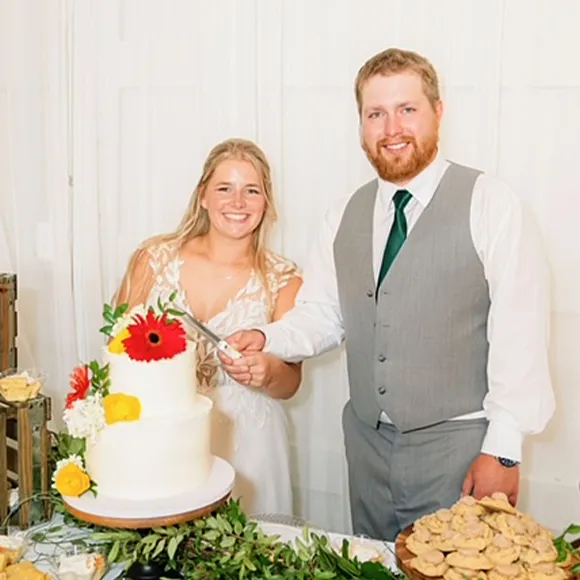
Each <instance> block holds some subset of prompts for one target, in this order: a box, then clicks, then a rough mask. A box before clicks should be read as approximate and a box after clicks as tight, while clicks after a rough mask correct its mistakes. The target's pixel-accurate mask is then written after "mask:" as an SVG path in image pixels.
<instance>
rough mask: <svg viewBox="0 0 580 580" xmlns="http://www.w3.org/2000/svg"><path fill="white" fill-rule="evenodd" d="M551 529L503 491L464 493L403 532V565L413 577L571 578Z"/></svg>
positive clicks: (399, 548)
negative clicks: (520, 508)
mask: <svg viewBox="0 0 580 580" xmlns="http://www.w3.org/2000/svg"><path fill="white" fill-rule="evenodd" d="M553 541H554V537H553V535H552V532H550V530H548V529H546V528H544V527H542V526H541V525H540V524H538V523H537V522H536V521H535V520H534V519H533V518H532V517H531V516H529V515H527V514H524V513H522V512H520V511H518V510H517V509H516V508H514V507H513V506H512V505H511V504H510V503H509V501H508V499H507V497H506V496H505V494H503V493H494V494H493V495H492V496H491V497H484V498H482V499H481V500H476V499H475V498H474V497H472V496H464V497H462V498H461V499H460V500H459V501H458V502H457V503H456V504H455V505H453V506H452V507H451V508H450V509H440V510H438V511H436V512H434V513H432V514H429V515H427V516H424V517H422V518H420V519H418V520H417V521H416V522H415V523H414V524H413V525H412V526H411V527H409V528H407V529H406V530H404V531H403V532H401V533H400V534H399V536H398V537H397V541H396V546H395V551H396V557H397V565H398V566H399V568H400V569H401V571H402V572H404V573H405V574H406V575H407V576H408V578H410V579H411V580H441V579H444V580H566V579H567V578H570V577H571V576H570V573H569V571H568V569H569V567H570V564H571V562H570V561H564V562H557V560H558V551H557V549H556V547H555V546H554V543H553Z"/></svg>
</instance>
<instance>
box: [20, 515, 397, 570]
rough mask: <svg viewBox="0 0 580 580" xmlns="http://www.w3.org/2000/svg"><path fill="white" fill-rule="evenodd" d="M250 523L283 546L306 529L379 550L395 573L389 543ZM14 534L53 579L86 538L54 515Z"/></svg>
mask: <svg viewBox="0 0 580 580" xmlns="http://www.w3.org/2000/svg"><path fill="white" fill-rule="evenodd" d="M252 519H254V520H255V521H257V522H258V523H259V525H260V527H261V528H262V530H263V531H264V532H265V533H267V534H270V535H279V536H280V540H281V541H283V542H293V541H294V540H295V539H296V538H302V537H303V531H304V528H305V527H308V528H309V529H310V531H312V532H313V533H316V534H325V535H327V536H328V538H329V540H330V541H331V542H334V543H336V544H340V543H341V542H342V539H343V538H346V539H348V540H350V541H352V540H356V541H357V542H359V543H361V544H364V545H368V546H374V547H375V548H377V549H381V553H382V554H384V558H385V564H386V565H387V566H389V567H390V568H392V569H393V570H395V571H398V569H397V565H396V561H395V555H394V554H395V545H394V543H392V542H380V541H378V540H371V539H369V538H360V537H355V536H350V535H346V534H338V533H333V532H325V531H324V530H320V529H318V528H316V526H312V525H310V524H308V523H307V522H305V521H304V520H301V519H299V518H291V517H289V516H279V515H273V514H260V515H257V516H255V517H254V518H252ZM16 533H19V534H22V533H24V534H25V536H26V537H27V538H29V540H28V546H27V550H26V552H25V554H24V557H23V559H24V560H30V561H31V562H33V563H34V564H35V566H36V567H37V568H38V569H39V570H42V571H43V572H45V573H49V574H51V575H53V576H54V578H56V577H57V576H56V571H57V566H58V558H59V555H60V554H62V553H67V552H68V553H70V550H71V549H72V548H71V544H70V541H71V540H75V539H81V538H88V536H89V534H88V533H87V532H86V531H85V530H82V529H81V528H77V527H75V526H71V525H67V524H65V523H64V520H63V517H62V516H61V515H55V516H54V517H53V519H52V520H51V521H50V522H47V523H44V524H40V525H38V526H35V527H34V528H31V529H30V530H27V531H26V532H16ZM39 534H40V535H43V536H45V537H47V538H48V541H46V542H39V541H36V542H35V541H33V538H34V537H35V536H38V535H39ZM123 570H124V566H123V565H121V564H117V565H115V566H113V567H112V568H111V569H110V570H109V571H108V572H107V574H106V575H105V577H104V579H103V580H117V579H118V578H120V576H121V574H122V572H123Z"/></svg>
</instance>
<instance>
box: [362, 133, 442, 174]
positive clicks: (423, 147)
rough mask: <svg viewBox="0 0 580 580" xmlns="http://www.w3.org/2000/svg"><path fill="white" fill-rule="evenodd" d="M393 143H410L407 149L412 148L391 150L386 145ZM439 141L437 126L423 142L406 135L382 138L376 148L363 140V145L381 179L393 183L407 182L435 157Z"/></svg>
mask: <svg viewBox="0 0 580 580" xmlns="http://www.w3.org/2000/svg"><path fill="white" fill-rule="evenodd" d="M393 143H408V145H407V149H410V150H409V151H405V152H403V153H396V152H390V151H388V150H387V149H386V146H387V145H391V144H393ZM438 143H439V131H438V127H437V126H435V127H434V128H433V131H432V132H431V134H429V135H428V136H427V137H425V139H423V140H422V141H421V142H418V141H417V140H416V139H415V138H414V137H412V136H405V137H402V138H399V139H397V140H394V139H386V138H385V139H380V140H379V141H378V142H377V143H376V145H375V146H374V148H373V147H371V146H369V144H368V143H367V142H366V141H364V140H363V141H362V147H363V149H364V151H365V153H366V155H367V157H368V160H369V161H370V162H371V164H372V166H373V167H374V168H375V169H376V171H377V174H378V175H379V177H380V178H381V179H383V180H385V181H389V182H391V183H407V182H408V181H410V180H411V179H413V177H416V176H417V175H419V173H421V171H423V169H425V168H426V167H428V166H429V164H430V163H431V162H432V161H433V159H435V156H436V155H437V151H438V148H439V147H438Z"/></svg>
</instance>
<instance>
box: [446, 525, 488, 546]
mask: <svg viewBox="0 0 580 580" xmlns="http://www.w3.org/2000/svg"><path fill="white" fill-rule="evenodd" d="M492 540H493V531H492V529H491V528H490V527H489V526H488V525H487V524H485V523H483V522H482V521H477V522H470V523H468V524H465V526H464V528H463V531H462V532H460V533H458V535H457V537H456V538H455V545H456V546H457V548H459V549H473V550H477V551H478V552H479V551H481V550H484V549H485V548H486V547H487V546H488V545H489V544H490V543H491V541H492Z"/></svg>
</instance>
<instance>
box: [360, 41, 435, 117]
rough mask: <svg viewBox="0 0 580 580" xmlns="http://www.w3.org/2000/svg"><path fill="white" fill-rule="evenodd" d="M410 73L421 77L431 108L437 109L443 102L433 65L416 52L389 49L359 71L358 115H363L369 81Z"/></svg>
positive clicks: (369, 61) (368, 61)
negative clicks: (438, 104)
mask: <svg viewBox="0 0 580 580" xmlns="http://www.w3.org/2000/svg"><path fill="white" fill-rule="evenodd" d="M409 71H411V72H414V73H416V74H417V75H419V76H420V77H421V81H422V82H423V91H424V92H425V95H426V96H427V98H428V99H429V102H430V103H431V106H432V107H433V109H435V105H436V104H437V103H438V102H439V101H440V100H441V96H440V91H439V79H438V77H437V72H436V71H435V68H434V67H433V65H432V64H431V63H430V62H429V61H428V60H427V59H426V58H425V57H424V56H421V55H420V54H417V53H416V52H411V51H410V50H401V49H400V48H389V49H387V50H384V51H383V52H379V53H378V54H376V55H375V56H373V57H372V58H370V59H369V60H367V62H365V63H364V64H363V66H362V67H361V68H360V70H359V71H358V74H357V76H356V82H355V95H356V104H357V107H358V114H359V115H360V114H361V113H362V90H363V87H364V85H365V83H366V82H367V81H368V80H370V79H371V78H372V77H374V76H377V75H381V76H390V75H395V74H399V73H403V72H409Z"/></svg>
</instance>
